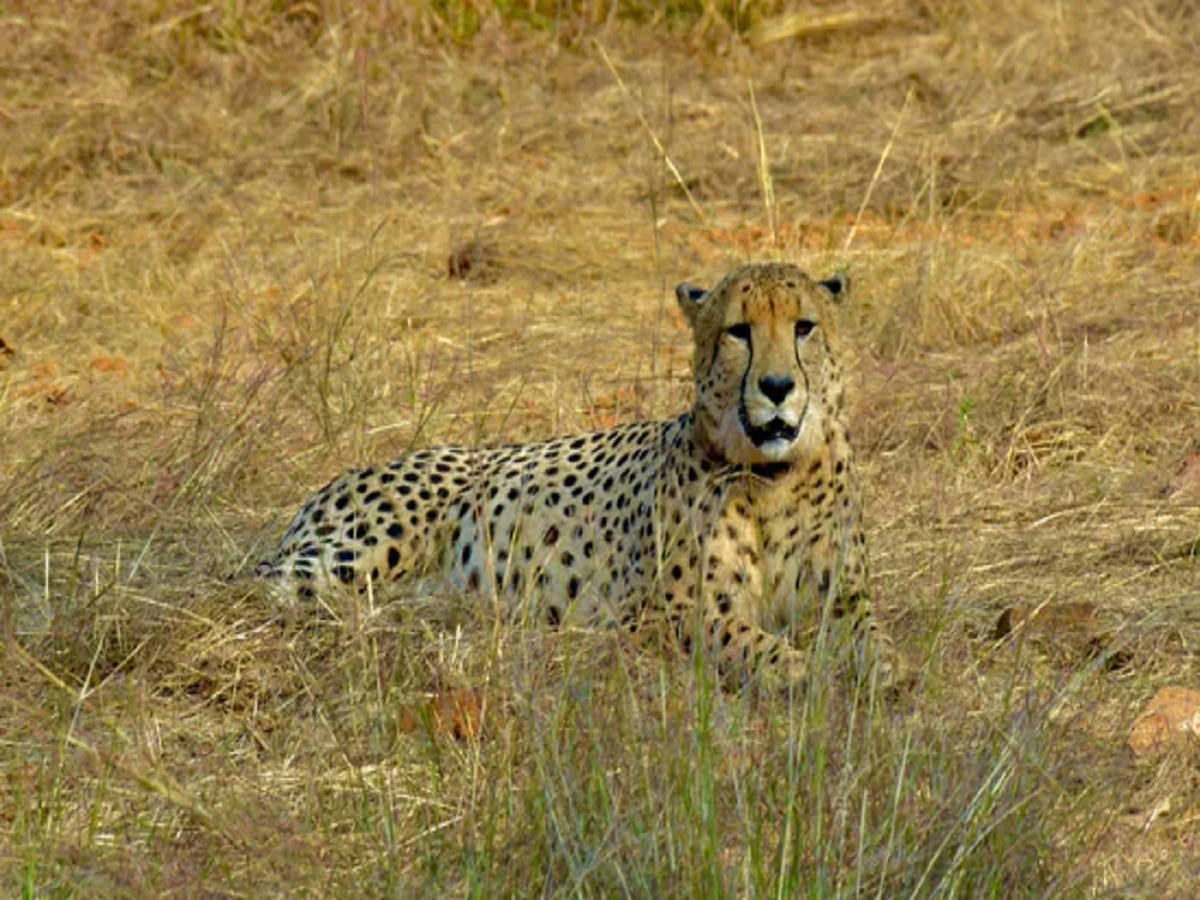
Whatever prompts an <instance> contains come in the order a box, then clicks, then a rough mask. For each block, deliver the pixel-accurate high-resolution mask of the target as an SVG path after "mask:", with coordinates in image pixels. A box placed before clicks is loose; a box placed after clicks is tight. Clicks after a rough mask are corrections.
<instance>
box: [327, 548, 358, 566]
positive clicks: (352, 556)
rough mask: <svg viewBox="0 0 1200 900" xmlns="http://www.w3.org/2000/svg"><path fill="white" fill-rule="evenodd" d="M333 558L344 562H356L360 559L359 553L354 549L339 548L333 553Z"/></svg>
mask: <svg viewBox="0 0 1200 900" xmlns="http://www.w3.org/2000/svg"><path fill="white" fill-rule="evenodd" d="M333 558H334V559H336V560H337V561H338V562H342V563H347V562H354V561H355V560H356V559H358V553H357V552H355V551H354V550H339V551H338V552H337V553H335V554H333Z"/></svg>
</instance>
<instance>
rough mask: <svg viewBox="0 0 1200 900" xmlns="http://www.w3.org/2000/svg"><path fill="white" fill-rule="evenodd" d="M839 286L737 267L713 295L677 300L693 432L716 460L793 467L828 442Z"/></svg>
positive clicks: (761, 267) (841, 280)
mask: <svg viewBox="0 0 1200 900" xmlns="http://www.w3.org/2000/svg"><path fill="white" fill-rule="evenodd" d="M848 288H849V281H848V280H847V279H846V278H845V277H844V276H840V275H839V276H837V277H835V278H831V279H829V280H827V281H813V280H812V279H810V278H809V277H808V276H807V275H805V274H804V273H803V272H801V271H800V270H799V269H797V268H796V267H795V266H790V265H782V264H775V263H766V264H756V265H747V266H742V267H741V268H738V269H735V270H734V271H733V272H730V273H729V274H728V275H727V276H725V278H724V279H722V281H721V283H720V284H718V285H717V286H716V287H715V288H713V289H712V290H711V291H706V290H704V289H703V288H698V287H695V286H693V285H690V284H687V283H684V284H681V285H679V287H678V288H676V291H675V295H676V298H677V299H678V301H679V305H680V307H681V308H682V309H683V312H684V315H685V316H686V317H687V320H688V323H689V324H690V325H691V328H692V335H693V337H694V339H695V357H694V360H693V367H694V370H695V380H696V407H695V417H696V427H697V432H698V436H699V438H700V440H701V442H702V443H703V444H704V445H705V447H706V449H708V450H709V451H710V452H711V453H713V454H714V455H715V456H718V457H720V458H722V459H725V460H727V461H729V462H733V463H739V464H744V465H763V464H768V465H778V464H780V463H782V464H788V463H792V462H795V461H796V460H798V459H801V458H803V457H805V456H806V455H808V454H810V453H812V452H813V451H814V449H815V448H816V447H817V446H818V445H819V444H821V443H822V442H823V441H824V440H825V433H826V423H827V422H828V421H829V420H830V419H831V418H832V417H834V416H836V415H837V414H838V412H839V409H840V406H841V404H842V388H841V378H840V372H839V369H838V363H837V359H836V357H835V353H834V348H835V342H836V335H835V334H834V322H833V319H834V315H833V309H834V304H835V303H836V302H837V301H838V300H840V299H841V298H842V297H843V296H845V294H846V293H847V292H848Z"/></svg>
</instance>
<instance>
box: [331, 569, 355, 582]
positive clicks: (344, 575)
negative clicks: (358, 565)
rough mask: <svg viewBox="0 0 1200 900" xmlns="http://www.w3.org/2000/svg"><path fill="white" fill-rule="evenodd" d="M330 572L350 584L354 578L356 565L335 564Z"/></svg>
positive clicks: (339, 579)
mask: <svg viewBox="0 0 1200 900" xmlns="http://www.w3.org/2000/svg"><path fill="white" fill-rule="evenodd" d="M330 572H331V574H332V575H333V577H334V578H336V579H337V580H338V581H340V582H341V583H342V584H349V583H350V582H352V581H353V580H354V566H334V567H333V568H332V569H330Z"/></svg>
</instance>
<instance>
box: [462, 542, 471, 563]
mask: <svg viewBox="0 0 1200 900" xmlns="http://www.w3.org/2000/svg"><path fill="white" fill-rule="evenodd" d="M470 561H471V545H470V544H463V548H462V564H463V565H464V566H465V565H467V564H468V563H469V562H470Z"/></svg>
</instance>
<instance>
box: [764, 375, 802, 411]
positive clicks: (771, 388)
mask: <svg viewBox="0 0 1200 900" xmlns="http://www.w3.org/2000/svg"><path fill="white" fill-rule="evenodd" d="M795 386H796V382H794V381H792V379H791V378H790V377H789V376H787V375H784V376H783V377H782V378H777V377H776V376H774V375H764V376H763V377H762V378H760V379H758V389H759V390H760V391H762V392H763V396H764V397H766V398H767V399H768V400H770V401H771V402H772V403H774V404H775V405H776V406H778V405H779V404H780V403H782V402H783V401H784V400H786V399H787V395H788V394H790V393H791V392H792V388H794V387H795Z"/></svg>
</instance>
